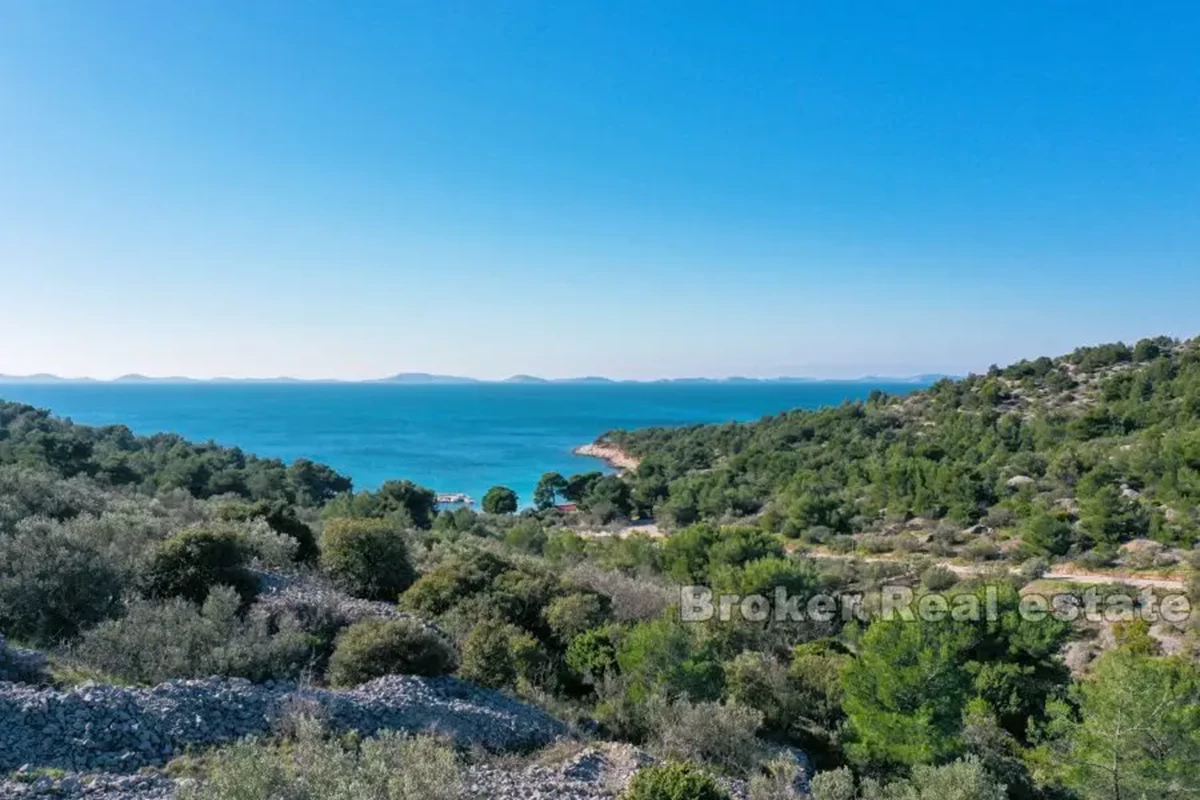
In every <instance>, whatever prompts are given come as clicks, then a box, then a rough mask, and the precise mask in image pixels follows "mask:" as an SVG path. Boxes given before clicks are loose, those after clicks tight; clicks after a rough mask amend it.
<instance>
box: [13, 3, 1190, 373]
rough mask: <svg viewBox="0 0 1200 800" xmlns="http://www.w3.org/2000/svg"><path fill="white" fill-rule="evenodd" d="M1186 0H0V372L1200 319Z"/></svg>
mask: <svg viewBox="0 0 1200 800" xmlns="http://www.w3.org/2000/svg"><path fill="white" fill-rule="evenodd" d="M1198 39H1200V8H1198V7H1194V6H1188V5H1181V4H1174V5H1171V6H1169V7H1168V8H1166V9H1160V10H1157V11H1156V10H1155V9H1154V8H1146V7H1132V6H1118V5H1115V4H1105V3H1102V4H1100V5H1093V6H1089V7H1088V13H1086V14H1084V13H1080V12H1077V11H1072V10H1071V9H1067V8H1057V7H1048V6H1046V5H1045V4H1041V3H1034V2H1015V3H1010V4H1004V5H1003V6H996V5H990V6H984V5H976V4H966V5H964V4H961V3H951V2H941V0H938V1H936V2H929V3H922V4H918V5H916V6H914V5H911V4H905V5H899V4H884V5H883V6H879V7H874V8H873V9H872V12H871V13H869V14H864V13H861V9H857V8H856V7H855V6H853V5H852V4H846V5H837V4H835V5H832V6H827V7H809V6H804V5H788V4H754V3H750V4H738V5H728V4H725V5H722V4H703V3H701V4H689V5H688V6H686V7H679V6H669V5H667V6H655V5H650V6H647V5H646V4H642V3H630V2H624V1H623V0H617V2H612V3H604V4H595V5H592V4H583V5H580V4H559V3H548V2H533V3H529V4H522V5H521V6H520V7H519V8H503V7H500V6H487V5H469V6H462V5H458V4H453V3H450V4H442V3H429V4H422V3H413V4H403V6H401V7H357V8H355V7H347V6H345V5H344V4H326V3H315V4H302V5H296V4H292V3H281V2H272V1H270V0H269V1H268V2H265V3H256V4H253V5H251V6H247V5H245V4H242V3H235V2H232V1H231V0H220V1H218V2H213V3H204V4H182V5H179V4H170V5H166V4H162V3H154V2H149V0H116V2H112V3H104V4H87V3H78V2H70V1H69V0H43V2H37V3H7V4H2V5H0V76H2V77H0V118H2V119H4V121H5V124H4V125H3V126H0V219H4V221H5V224H4V225H3V226H0V281H2V282H0V286H2V287H3V288H2V292H3V298H4V304H3V313H0V337H2V338H3V339H4V341H5V342H7V343H8V346H7V347H6V348H5V350H4V352H3V354H0V372H2V373H8V374H18V375H19V374H29V373H37V372H49V373H54V374H60V375H93V376H98V377H114V376H118V375H122V374H126V373H141V374H148V375H174V374H182V375H189V376H195V377H201V378H209V377H217V376H229V377H272V376H279V375H286V376H292V377H298V378H305V379H313V378H340V379H367V378H375V377H380V376H385V375H390V374H394V373H397V372H430V373H444V374H455V375H470V376H477V377H481V378H486V379H501V378H504V377H506V376H509V375H513V374H517V373H536V374H540V375H544V376H546V377H554V378H561V377H570V376H578V375H604V376H608V377H612V378H616V379H656V378H660V377H688V376H728V375H742V376H747V377H769V376H778V375H801V376H813V377H823V378H853V377H858V376H862V375H894V376H906V375H916V374H923V373H946V374H964V373H967V372H972V371H974V372H978V371H981V370H984V369H986V368H987V366H988V365H990V364H992V363H998V364H1006V363H1010V362H1013V361H1016V360H1019V359H1021V358H1024V357H1035V356H1038V355H1043V354H1046V355H1055V354H1061V353H1065V352H1068V351H1070V350H1072V349H1074V348H1075V347H1076V346H1078V345H1080V344H1084V343H1098V342H1106V341H1113V340H1118V339H1121V340H1125V341H1133V340H1136V339H1138V338H1141V337H1145V336H1153V335H1159V334H1167V335H1173V336H1180V337H1184V336H1191V335H1195V333H1196V330H1195V326H1196V312H1195V309H1196V306H1197V301H1198V300H1200V225H1196V220H1197V219H1200V143H1198V142H1197V134H1196V132H1197V131H1198V130H1200V105H1198V104H1197V103H1196V102H1195V87H1196V85H1198V84H1200V50H1198V49H1197V48H1196V47H1195V42H1196V41H1197V40H1198Z"/></svg>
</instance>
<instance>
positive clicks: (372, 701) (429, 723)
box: [0, 675, 563, 774]
mask: <svg viewBox="0 0 1200 800" xmlns="http://www.w3.org/2000/svg"><path fill="white" fill-rule="evenodd" d="M298 704H299V705H304V706H307V707H310V708H311V707H315V706H319V707H320V713H321V715H322V716H323V717H324V718H325V720H326V723H327V724H328V725H329V727H330V728H331V729H333V730H336V731H346V730H357V731H359V732H361V733H363V734H364V735H371V734H373V733H375V732H377V731H379V730H384V729H389V730H399V731H406V732H418V731H436V732H437V733H439V734H441V735H444V736H447V737H449V738H452V739H453V740H455V741H456V742H457V743H458V744H460V745H463V746H469V747H482V748H484V749H487V750H493V751H504V750H515V749H526V748H534V747H538V746H541V745H544V744H545V743H546V742H548V741H550V740H552V739H553V738H555V737H556V736H558V735H559V734H561V733H562V732H563V726H562V724H561V723H559V722H558V721H556V720H555V719H553V718H552V717H550V716H548V715H546V714H545V713H543V712H542V711H540V710H538V709H536V708H534V707H532V706H529V705H526V704H524V703H520V702H517V701H515V700H512V699H510V698H508V697H505V696H504V695H502V694H499V693H497V692H493V691H490V690H487V689H481V688H478V687H475V686H472V685H470V684H467V683H463V682H461V681H458V680H456V679H454V678H448V677H442V678H421V677H416V676H409V675H392V676H389V677H386V678H380V679H378V680H375V681H372V682H370V683H367V684H363V685H362V686H360V687H358V688H357V689H354V690H351V691H341V692H339V691H330V690H325V689H308V688H300V687H296V686H294V685H292V684H286V683H267V684H252V683H250V682H249V681H245V680H240V679H236V678H235V679H220V678H210V679H207V680H202V681H171V682H168V683H164V684H161V685H159V686H156V687H154V688H150V689H130V688H124V687H116V686H104V685H97V684H83V685H81V686H79V687H77V688H75V689H71V690H70V691H65V692H61V691H57V690H53V689H39V688H35V687H32V686H25V685H21V684H15V683H0V773H4V772H9V771H12V770H15V769H18V768H20V767H22V766H23V765H32V766H33V767H55V768H60V769H64V770H69V771H73V772H91V771H98V772H111V773H126V774H127V773H131V772H134V771H136V770H137V769H139V768H141V767H147V766H155V765H160V764H163V763H165V762H166V761H168V760H170V759H171V758H172V757H173V756H175V755H178V754H180V753H182V752H184V751H185V750H186V749H188V748H198V747H207V746H212V745H217V744H221V743H223V742H229V741H233V740H236V739H240V738H242V737H244V736H248V735H253V734H260V733H264V732H267V731H269V730H270V729H271V727H272V725H273V723H274V722H275V721H276V720H278V719H280V718H281V717H282V716H283V715H285V714H286V712H287V711H288V709H289V708H291V707H293V706H295V705H298Z"/></svg>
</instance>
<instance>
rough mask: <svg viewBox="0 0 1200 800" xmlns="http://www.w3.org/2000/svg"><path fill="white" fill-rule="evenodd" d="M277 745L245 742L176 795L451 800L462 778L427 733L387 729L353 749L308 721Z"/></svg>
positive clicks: (198, 798) (189, 799)
mask: <svg viewBox="0 0 1200 800" xmlns="http://www.w3.org/2000/svg"><path fill="white" fill-rule="evenodd" d="M290 744H291V746H290V747H280V746H275V745H271V744H267V743H264V742H260V741H254V740H247V741H243V742H239V743H238V744H235V745H232V746H230V747H227V748H224V749H222V750H219V751H217V752H216V753H214V754H212V755H211V756H209V757H208V758H207V759H206V769H205V773H204V776H203V778H202V780H200V781H197V782H183V783H182V785H181V786H180V790H179V798H180V800H228V799H229V798H238V800H360V799H361V798H372V800H455V798H457V797H459V796H460V792H461V788H462V783H463V776H462V769H461V767H460V766H459V763H458V760H457V758H456V757H455V755H454V751H453V750H452V749H450V748H448V747H445V746H443V745H441V744H439V743H438V742H437V741H436V740H434V739H432V738H430V737H427V736H418V737H415V738H407V737H404V736H402V735H400V734H396V733H392V732H386V733H382V734H380V735H379V736H378V737H376V738H373V739H368V740H366V741H365V742H363V743H362V744H361V745H360V746H359V747H357V748H354V747H352V746H347V745H343V744H342V743H340V742H338V741H337V740H334V739H330V738H325V737H324V736H322V734H321V731H320V728H319V726H318V725H317V724H316V723H315V722H313V721H312V720H302V721H301V723H300V724H299V725H298V729H297V734H296V741H295V742H294V743H290Z"/></svg>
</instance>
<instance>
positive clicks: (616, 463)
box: [573, 442, 641, 471]
mask: <svg viewBox="0 0 1200 800" xmlns="http://www.w3.org/2000/svg"><path fill="white" fill-rule="evenodd" d="M573 452H574V453H575V455H577V456H589V457H591V458H598V459H600V460H602V461H604V462H605V463H607V464H608V465H609V466H610V467H613V468H615V469H618V470H621V471H624V470H631V469H637V468H638V464H640V463H641V462H640V461H639V460H638V459H637V458H635V457H634V456H631V455H630V454H629V453H626V452H625V451H624V450H622V449H621V448H619V447H617V446H616V445H615V444H610V443H608V442H592V443H591V444H585V445H580V446H579V447H576V448H575V450H574V451H573Z"/></svg>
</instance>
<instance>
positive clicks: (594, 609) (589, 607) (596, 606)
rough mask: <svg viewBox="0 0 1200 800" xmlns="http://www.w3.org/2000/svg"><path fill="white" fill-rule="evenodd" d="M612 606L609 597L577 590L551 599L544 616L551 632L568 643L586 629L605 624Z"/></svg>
mask: <svg viewBox="0 0 1200 800" xmlns="http://www.w3.org/2000/svg"><path fill="white" fill-rule="evenodd" d="M611 606H612V603H611V602H610V601H609V599H608V598H607V597H602V596H601V595H598V594H592V593H590V592H589V593H583V592H577V593H575V594H569V595H567V596H565V597H556V598H554V599H553V600H551V601H550V604H549V605H548V606H546V608H545V610H544V611H543V612H542V616H543V617H544V618H545V620H546V625H547V626H548V627H549V628H550V631H551V633H553V634H554V635H555V636H556V637H557V638H558V640H559V641H560V642H563V643H564V644H566V643H569V642H570V641H571V640H572V639H574V638H575V637H576V636H578V635H580V634H581V633H583V632H584V631H588V630H591V629H592V628H598V627H600V626H601V625H603V624H604V623H605V622H606V621H607V620H608V617H609V613H610V608H611Z"/></svg>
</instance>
